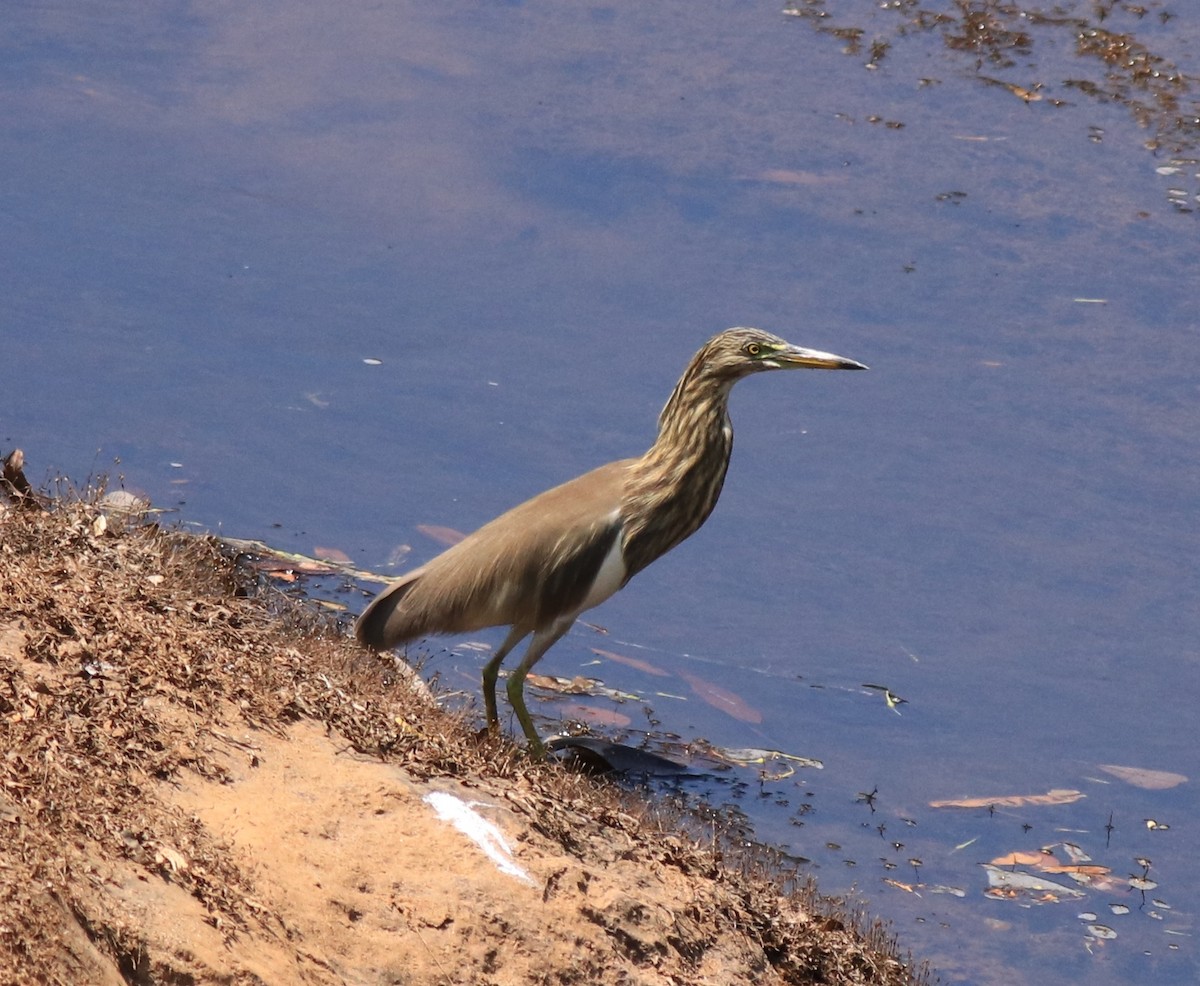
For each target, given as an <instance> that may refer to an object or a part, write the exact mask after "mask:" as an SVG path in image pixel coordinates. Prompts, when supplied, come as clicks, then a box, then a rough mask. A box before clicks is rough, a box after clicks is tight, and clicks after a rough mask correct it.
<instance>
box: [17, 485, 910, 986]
mask: <svg viewBox="0 0 1200 986" xmlns="http://www.w3.org/2000/svg"><path fill="white" fill-rule="evenodd" d="M248 580H251V581H252V577H251V576H248V575H247V574H245V573H243V572H241V571H239V570H238V569H237V568H236V566H235V565H234V564H233V562H232V561H231V560H230V559H229V558H228V557H227V556H226V555H225V554H223V553H222V550H221V546H220V545H219V544H218V543H217V542H215V541H213V540H210V539H207V538H200V537H195V536H190V535H183V534H179V533H175V532H164V531H160V530H158V529H157V528H155V527H154V526H152V525H146V524H140V523H139V524H132V525H128V526H126V525H122V524H120V523H117V522H114V520H113V519H105V518H104V517H103V516H102V514H101V513H100V512H99V510H98V508H97V507H95V506H94V505H89V504H81V503H75V504H71V505H58V506H56V507H55V508H54V509H52V510H49V511H46V510H43V509H38V508H34V509H19V510H17V509H9V510H8V511H7V512H6V513H5V514H4V515H3V516H0V736H2V743H0V827H2V829H3V836H2V838H0V870H2V873H3V878H2V880H0V978H3V979H5V980H7V981H13V982H26V981H28V982H35V981H36V982H51V983H70V984H79V983H89V982H91V983H122V982H126V983H129V982H136V983H159V982H165V983H212V982H221V983H272V984H274V983H347V982H349V983H414V984H417V983H438V984H441V983H579V984H583V983H647V984H652V983H653V984H657V983H697V984H699V983H727V984H737V983H746V984H749V983H755V984H759V983H881V984H901V983H908V982H911V981H913V977H911V976H910V974H909V971H908V970H907V969H906V967H905V966H904V964H902V963H901V962H900V961H898V960H897V959H896V957H895V956H894V955H893V954H892V953H891V952H890V950H889V948H888V942H887V940H886V936H885V935H884V934H883V933H882V932H881V931H880V930H879V929H867V930H866V931H863V930H861V929H857V928H855V927H853V926H852V924H853V923H852V922H850V921H849V920H848V919H847V918H846V917H845V916H844V915H841V914H838V913H837V910H836V908H834V907H833V906H832V905H829V904H826V903H822V902H820V901H818V900H816V899H815V898H814V896H813V895H812V894H811V892H808V891H803V892H790V893H787V894H785V893H783V892H782V891H781V889H780V887H781V884H780V883H779V881H777V880H776V879H775V878H773V876H772V874H771V872H770V868H769V866H767V865H765V864H764V863H763V861H762V860H761V859H759V858H751V857H745V858H741V857H738V856H736V855H734V854H732V853H731V851H730V850H729V849H727V848H722V847H720V846H719V845H716V844H714V843H713V841H712V839H711V837H710V838H709V839H708V840H707V841H706V840H705V838H704V837H702V836H698V835H695V834H691V830H690V829H689V827H688V826H687V824H686V822H685V820H683V819H680V818H678V817H675V816H673V815H670V814H667V813H662V812H658V811H656V810H655V809H653V808H652V807H648V806H645V805H642V804H641V803H640V802H638V801H637V800H636V799H635V798H633V797H632V796H630V795H628V794H624V793H622V792H620V791H618V790H616V789H615V788H613V787H611V786H609V785H606V784H604V783H602V782H596V781H594V780H591V779H588V778H583V777H579V776H576V775H573V774H570V773H568V772H567V771H566V770H564V769H563V768H562V767H561V766H559V765H554V764H532V763H529V762H527V761H526V760H525V758H524V756H523V754H522V753H521V751H520V750H519V749H517V748H515V747H513V746H512V745H510V744H509V743H507V742H488V741H481V740H479V739H478V738H477V736H476V735H475V724H474V723H473V722H463V721H461V720H460V719H458V718H456V717H454V716H452V715H450V714H448V713H446V712H444V711H442V710H441V709H439V708H438V707H437V705H436V703H435V702H433V701H431V699H430V698H429V696H428V694H427V693H426V692H424V691H423V689H421V688H419V687H415V686H414V683H413V682H412V681H411V680H410V679H409V678H407V677H406V676H405V675H404V674H403V673H401V672H400V671H398V670H397V669H396V668H395V667H394V666H392V665H391V664H390V663H389V662H384V661H381V660H380V659H378V658H374V657H372V656H370V655H368V654H366V653H365V652H364V651H362V650H361V649H360V648H358V647H357V646H356V645H354V644H353V643H351V642H350V641H349V640H347V639H346V637H345V635H344V634H343V633H341V632H340V631H338V629H337V628H336V626H333V625H329V624H324V623H322V622H321V620H320V619H319V618H318V617H315V616H312V615H311V614H309V613H307V612H306V611H303V610H298V609H297V607H296V606H295V604H291V603H287V602H285V601H282V600H280V599H278V598H276V599H272V598H271V594H270V593H260V592H257V591H255V589H254V587H253V585H252V584H250V582H249V581H248Z"/></svg>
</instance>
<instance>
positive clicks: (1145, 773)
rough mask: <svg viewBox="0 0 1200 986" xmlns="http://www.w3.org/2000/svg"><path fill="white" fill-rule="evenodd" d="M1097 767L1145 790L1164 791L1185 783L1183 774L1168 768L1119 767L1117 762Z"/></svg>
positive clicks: (1185, 779)
mask: <svg viewBox="0 0 1200 986" xmlns="http://www.w3.org/2000/svg"><path fill="white" fill-rule="evenodd" d="M1098 766H1099V768H1100V769H1101V770H1103V771H1104V772H1105V773H1106V774H1112V776H1113V777H1117V778H1119V779H1121V780H1123V781H1124V782H1125V783H1126V784H1132V785H1133V786H1134V787H1140V788H1145V789H1146V790H1147V791H1165V790H1166V789H1167V788H1172V787H1178V786H1179V785H1180V784H1186V783H1187V777H1186V776H1185V775H1183V774H1174V773H1172V772H1171V771H1169V770H1148V769H1146V768H1145V767H1121V766H1118V765H1117V764H1112V763H1102V764H1098Z"/></svg>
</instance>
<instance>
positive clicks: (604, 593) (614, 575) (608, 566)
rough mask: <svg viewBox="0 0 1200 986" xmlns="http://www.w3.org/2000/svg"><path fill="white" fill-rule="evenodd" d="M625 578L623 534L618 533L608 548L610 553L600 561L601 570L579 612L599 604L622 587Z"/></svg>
mask: <svg viewBox="0 0 1200 986" xmlns="http://www.w3.org/2000/svg"><path fill="white" fill-rule="evenodd" d="M624 580H625V559H624V558H623V557H622V556H621V535H620V534H619V533H618V534H617V536H616V537H615V538H613V543H612V547H611V548H609V549H608V554H607V555H605V556H604V561H603V562H601V563H600V571H598V572H597V573H596V580H595V581H594V582H593V583H592V587H591V588H590V589H588V594H587V598H586V599H584V601H583V604H582V605H581V606H580V607H579V612H580V613H582V612H583V611H584V610H585V609H591V608H592V607H593V606H599V605H600V604H601V603H602V602H604V600H606V599H607V598H608V597H609V596H611V595H612V594H613V593H614V592H616V591H617V590H618V589H619V588H621V583H622V582H623V581H624Z"/></svg>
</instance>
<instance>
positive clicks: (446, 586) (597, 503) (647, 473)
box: [356, 328, 866, 754]
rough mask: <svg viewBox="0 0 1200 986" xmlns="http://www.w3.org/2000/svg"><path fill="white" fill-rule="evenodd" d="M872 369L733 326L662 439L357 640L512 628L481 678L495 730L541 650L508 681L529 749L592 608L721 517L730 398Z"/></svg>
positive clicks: (436, 574) (472, 557)
mask: <svg viewBox="0 0 1200 986" xmlns="http://www.w3.org/2000/svg"><path fill="white" fill-rule="evenodd" d="M803 367H808V368H817V369H843V370H864V369H866V367H865V366H863V365H862V364H861V363H856V362H855V361H854V360H849V359H845V358H844V357H841V356H834V355H832V354H831V353H822V352H817V351H815V350H809V349H801V348H799V347H797V346H792V345H790V344H788V343H786V342H784V341H783V340H782V339H780V338H778V337H776V336H773V335H771V334H770V333H767V332H762V331H761V330H759V329H748V328H737V329H728V330H726V331H725V332H722V333H720V334H719V335H716V336H714V337H713V338H712V339H710V340H709V341H708V342H707V343H705V345H704V346H703V347H702V348H701V349H700V351H699V352H698V353H697V354H696V355H695V356H694V357H693V358H692V361H691V362H690V363H689V364H688V366H687V369H686V370H684V373H683V376H682V377H681V378H680V379H679V382H678V383H677V384H676V385H675V390H674V391H673V392H672V394H671V397H670V399H669V400H668V401H667V403H666V406H665V407H664V408H663V410H662V413H661V414H660V415H659V419H658V437H657V438H656V440H655V442H654V444H653V445H652V446H651V447H650V449H649V450H648V451H647V452H646V453H645V454H644V455H642V456H640V457H638V458H634V459H621V460H619V461H617V462H610V463H609V464H608V465H605V466H600V467H599V468H598V469H593V470H592V471H591V472H588V473H584V474H583V475H582V476H579V477H578V478H576V479H573V480H571V481H570V482H567V483H564V484H562V485H561V486H556V487H554V488H553V489H551V490H547V491H546V492H545V493H542V494H540V495H538V496H535V497H534V498H533V499H531V500H527V501H526V502H525V503H522V504H520V505H519V506H517V507H514V508H513V509H512V510H509V511H508V512H507V513H505V514H501V515H500V516H499V517H497V518H496V519H495V520H493V521H491V522H490V523H487V524H485V525H484V526H483V527H481V528H479V530H477V531H475V533H474V534H471V535H470V536H469V537H466V538H464V539H463V540H462V541H460V542H459V543H458V544H456V545H454V546H453V547H451V548H449V549H447V550H446V551H444V552H443V553H442V554H440V555H438V556H437V557H436V558H434V559H433V560H432V561H429V562H426V563H425V564H424V565H422V566H421V567H420V568H417V569H414V570H413V571H411V572H409V573H408V574H407V575H404V576H401V577H400V578H399V579H397V580H396V581H395V582H393V583H391V584H390V585H389V586H388V587H387V588H385V589H384V590H383V591H382V592H381V593H380V594H379V595H378V596H376V597H375V599H374V600H373V601H372V602H371V604H370V605H369V606H368V607H367V608H366V610H365V611H364V612H363V614H362V616H360V617H359V619H358V624H357V627H356V633H357V635H358V639H359V640H360V641H362V642H363V643H364V644H367V645H368V646H371V647H374V648H377V649H385V648H389V647H394V646H396V645H397V644H401V643H404V642H406V641H409V640H414V639H416V638H418V637H424V636H428V635H430V634H445V633H467V632H470V631H473V630H480V629H482V628H484V627H491V626H509V627H511V630H510V631H509V634H508V636H507V637H506V638H505V640H504V643H503V644H502V645H501V646H500V649H499V650H498V651H497V652H496V654H495V656H493V657H492V659H491V660H490V661H489V662H488V664H487V666H486V667H485V668H484V671H483V686H484V687H483V697H484V703H485V705H486V707H487V717H488V724H489V726H491V727H492V728H495V727H497V726H498V716H497V712H496V679H497V677H498V675H499V671H500V664H501V662H503V660H504V658H505V657H506V656H507V655H508V653H509V652H510V651H511V650H512V648H513V647H515V646H516V645H517V644H518V643H520V641H521V640H523V639H524V638H525V637H526V636H528V635H529V634H530V633H532V634H533V640H532V641H531V642H530V644H529V649H528V651H527V652H526V654H525V657H524V658H523V659H522V661H521V663H520V665H519V666H518V667H517V669H516V670H515V671H513V672H512V673H511V674H510V675H509V679H508V686H507V691H508V697H509V701H510V702H511V703H512V706H513V709H514V711H515V712H516V714H517V719H518V720H519V721H520V723H521V727H522V729H523V730H524V732H525V734H526V736H527V737H528V738H529V743H530V747H531V749H532V750H533V752H534V753H536V754H540V753H541V752H542V745H541V741H540V739H539V738H538V735H537V731H536V730H535V729H534V727H533V722H532V720H531V719H530V717H529V713H528V711H527V710H526V708H525V700H524V695H523V687H524V682H525V676H526V674H528V672H529V670H530V668H532V667H533V665H534V664H536V663H537V662H538V660H539V659H540V658H541V657H542V655H543V654H545V652H546V651H547V650H548V649H549V648H550V647H551V646H552V645H553V644H554V642H555V641H556V640H558V638H559V637H561V636H562V635H563V634H564V633H566V631H567V630H568V629H569V628H570V626H571V624H572V623H574V622H575V618H576V617H577V616H578V615H579V614H580V613H582V612H583V611H584V610H586V609H590V608H591V607H593V606H596V605H598V604H599V603H601V602H603V601H604V600H605V599H607V598H608V597H609V596H611V595H612V594H613V593H614V592H616V591H617V590H618V589H620V588H622V587H623V586H624V585H625V583H626V582H628V581H629V580H630V579H631V578H632V577H633V576H634V575H636V574H637V573H638V572H640V571H641V570H642V569H643V568H645V567H646V566H647V565H649V564H650V563H651V562H652V561H654V559H656V558H658V557H659V556H661V555H663V554H665V553H666V552H668V551H670V550H671V549H672V548H673V547H675V545H677V544H679V542H680V541H682V540H684V538H686V537H688V536H689V535H691V534H693V533H694V532H695V531H696V530H697V529H698V528H699V527H700V525H701V524H703V523H704V521H705V520H707V519H708V515H709V514H710V513H712V509H713V507H714V506H716V503H717V498H718V497H719V496H720V495H721V486H722V484H723V483H724V481H725V471H726V469H727V468H728V466H729V454H730V452H731V450H732V448H733V429H732V427H731V425H730V422H729V413H728V403H729V391H730V388H731V387H732V386H733V385H734V384H735V383H736V382H737V381H738V380H740V379H741V378H742V377H744V376H748V375H749V374H751V373H756V372H759V371H762V370H777V369H788V368H803Z"/></svg>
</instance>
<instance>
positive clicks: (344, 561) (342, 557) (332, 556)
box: [313, 545, 350, 565]
mask: <svg viewBox="0 0 1200 986" xmlns="http://www.w3.org/2000/svg"><path fill="white" fill-rule="evenodd" d="M313 555H314V557H317V558H320V559H321V561H332V562H337V563H338V564H339V565H349V564H350V556H349V555H348V554H346V552H344V551H342V550H341V549H340V548H322V547H321V546H320V545H318V546H317V547H315V548H313Z"/></svg>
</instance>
